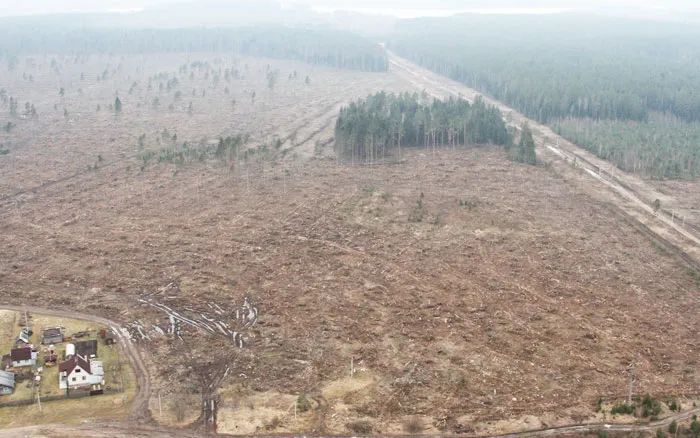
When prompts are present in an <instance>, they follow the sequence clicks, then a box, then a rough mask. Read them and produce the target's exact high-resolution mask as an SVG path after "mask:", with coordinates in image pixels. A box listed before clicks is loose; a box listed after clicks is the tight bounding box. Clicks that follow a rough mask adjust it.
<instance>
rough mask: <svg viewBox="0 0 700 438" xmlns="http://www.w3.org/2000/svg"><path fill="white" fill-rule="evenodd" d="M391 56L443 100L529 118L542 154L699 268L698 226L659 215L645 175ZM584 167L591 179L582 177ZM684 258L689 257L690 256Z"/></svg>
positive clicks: (512, 118) (403, 72) (404, 73)
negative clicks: (486, 105) (467, 102)
mask: <svg viewBox="0 0 700 438" xmlns="http://www.w3.org/2000/svg"><path fill="white" fill-rule="evenodd" d="M389 56H390V58H389V59H390V66H391V67H390V68H391V71H392V72H393V73H395V74H396V75H398V76H400V77H401V78H403V79H405V80H407V81H408V82H410V83H411V84H413V85H414V86H415V87H416V88H418V89H420V90H425V91H426V92H428V93H429V94H431V95H433V96H435V97H438V98H446V97H450V96H451V97H458V96H461V97H463V98H465V99H468V100H472V101H473V100H474V99H475V98H476V97H477V96H482V97H483V98H484V100H485V101H486V102H487V103H489V104H492V105H496V106H497V107H498V108H499V109H500V110H501V112H502V113H503V115H504V118H505V119H506V122H507V123H508V124H509V125H511V126H514V127H516V128H519V126H520V125H521V124H522V122H524V121H527V122H528V123H529V125H530V126H531V128H532V131H533V135H534V137H535V142H536V144H537V152H538V155H539V157H540V158H542V157H546V158H548V159H552V160H556V161H559V162H560V163H564V164H566V166H560V168H558V171H559V172H561V173H566V174H567V176H570V177H571V178H572V180H576V181H577V182H578V183H579V185H580V186H581V187H582V188H583V189H584V190H586V191H587V192H588V193H591V194H593V195H594V196H595V197H596V198H597V199H599V200H602V201H605V202H608V203H611V204H613V205H615V207H617V208H619V209H620V210H621V211H623V212H624V213H625V214H626V215H628V216H630V217H632V218H634V219H635V220H637V221H639V222H640V223H641V224H643V225H644V226H646V227H648V228H649V229H650V230H652V231H653V232H655V233H656V234H657V235H658V236H659V237H660V238H662V239H663V240H665V241H666V242H668V243H669V244H671V246H673V247H676V248H678V249H679V250H680V251H682V252H683V253H684V254H686V255H687V256H689V258H690V259H691V260H692V262H689V263H688V264H689V265H691V267H692V268H694V269H696V270H700V233H698V231H697V228H696V227H695V226H694V225H693V224H688V223H685V224H682V223H681V222H680V221H678V220H675V221H674V219H673V217H672V216H669V215H668V214H665V213H663V212H661V213H658V214H656V213H655V212H654V208H653V206H652V202H653V199H654V198H653V197H652V198H651V199H649V196H654V194H655V193H656V191H655V189H653V188H652V187H650V186H649V185H648V184H647V183H646V182H644V181H643V180H642V179H640V178H638V177H636V176H635V175H631V174H628V173H625V172H623V171H620V170H617V169H615V168H614V166H613V165H612V164H611V163H609V162H607V161H604V160H601V159H599V158H597V157H595V156H593V155H592V154H590V153H589V152H587V151H585V150H583V149H582V148H580V147H578V146H576V145H574V144H572V143H571V142H569V141H567V140H565V139H564V138H562V137H560V136H558V135H557V134H555V133H554V132H553V131H552V130H551V129H549V128H548V127H547V126H544V125H541V124H539V123H537V122H535V121H533V120H530V119H527V118H526V117H525V116H523V115H522V114H520V113H518V112H517V111H515V110H514V109H512V108H510V107H508V106H506V105H504V104H502V103H500V102H498V101H496V100H493V99H489V98H488V97H486V96H483V95H482V94H481V93H479V92H477V91H476V90H473V89H471V88H468V87H466V86H464V85H462V84H460V83H458V82H456V81H453V80H451V79H448V78H445V77H443V76H440V75H438V74H436V73H433V72H431V71H429V70H427V69H425V68H422V67H420V66H418V65H416V64H413V63H411V62H410V61H408V60H406V59H404V58H401V57H399V56H396V55H395V54H393V53H391V52H389ZM581 171H582V172H583V173H585V176H586V177H587V178H581V177H580V175H581ZM659 196H660V195H659ZM666 198H668V196H666ZM684 259H685V260H686V261H687V262H688V261H689V260H688V257H686V258H684Z"/></svg>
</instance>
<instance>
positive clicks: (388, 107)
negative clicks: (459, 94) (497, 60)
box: [335, 92, 512, 162]
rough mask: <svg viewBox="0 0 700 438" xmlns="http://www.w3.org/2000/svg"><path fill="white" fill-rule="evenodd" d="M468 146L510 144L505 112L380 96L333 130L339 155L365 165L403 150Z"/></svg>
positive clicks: (358, 105)
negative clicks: (502, 113) (404, 148)
mask: <svg viewBox="0 0 700 438" xmlns="http://www.w3.org/2000/svg"><path fill="white" fill-rule="evenodd" d="M467 143H479V144H487V143H490V144H498V145H511V144H512V136H511V135H510V133H509V132H508V129H507V128H506V124H505V122H504V120H503V117H502V115H501V112H500V111H499V110H498V108H496V107H495V106H491V105H487V104H486V103H485V102H484V101H483V99H481V98H477V99H476V101H475V102H474V103H473V104H470V103H469V102H468V101H466V100H464V99H453V98H450V99H449V100H446V101H442V100H438V99H434V100H432V101H431V100H429V99H427V98H426V97H425V96H423V97H422V98H421V97H419V95H418V94H415V93H414V94H409V93H404V94H399V95H396V94H387V93H385V92H379V93H377V94H375V95H370V96H368V97H367V98H366V99H360V100H358V101H356V102H353V103H351V104H350V105H348V106H347V107H343V108H341V110H340V114H339V116H338V120H337V122H336V127H335V148H336V152H337V153H339V154H340V155H342V156H345V157H350V158H352V159H353V160H359V161H367V162H373V161H378V160H379V159H381V158H384V157H385V155H386V154H389V153H394V152H399V153H400V151H401V148H402V147H425V148H430V147H436V146H456V145H464V144H467Z"/></svg>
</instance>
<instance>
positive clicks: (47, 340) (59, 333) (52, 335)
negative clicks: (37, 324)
mask: <svg viewBox="0 0 700 438" xmlns="http://www.w3.org/2000/svg"><path fill="white" fill-rule="evenodd" d="M60 342H63V327H48V328H45V329H43V330H42V331H41V343H42V344H44V345H48V344H58V343H60Z"/></svg>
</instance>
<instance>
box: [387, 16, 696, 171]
mask: <svg viewBox="0 0 700 438" xmlns="http://www.w3.org/2000/svg"><path fill="white" fill-rule="evenodd" d="M389 47H390V49H391V50H393V51H395V52H397V54H399V55H401V56H404V57H407V58H408V59H411V60H413V61H415V62H417V63H419V64H420V65H422V66H424V67H426V68H429V69H431V70H433V71H435V72H437V73H440V74H442V75H445V76H448V77H450V78H453V79H455V80H458V81H460V82H463V83H465V84H466V85H468V86H470V87H472V88H475V89H477V90H479V91H482V92H484V93H486V94H488V95H490V96H492V97H494V98H496V99H498V100H500V101H502V102H504V103H506V104H508V105H510V106H512V107H514V108H516V109H517V110H518V111H520V112H522V113H523V114H525V115H526V116H527V117H529V118H531V119H534V120H537V121H539V122H541V123H547V124H550V125H562V126H567V127H569V126H571V124H572V122H571V121H566V120H569V119H570V118H582V119H590V120H589V122H588V123H593V124H595V125H596V126H598V127H600V128H596V129H595V131H600V132H610V133H611V134H609V136H608V138H607V139H603V140H605V141H607V140H610V139H611V138H612V137H610V136H614V135H618V136H622V137H624V139H621V140H619V141H612V144H609V145H608V146H607V147H606V146H603V147H601V146H600V145H599V144H596V145H595V146H589V144H590V142H595V139H593V138H591V137H590V136H589V138H588V140H583V137H582V136H581V135H580V133H579V134H576V135H574V134H573V131H572V130H571V129H568V128H567V129H562V134H563V135H565V136H566V137H567V138H569V139H571V140H573V141H576V142H583V143H584V144H582V145H583V146H586V147H587V148H589V149H590V150H592V151H594V152H596V153H598V154H599V155H600V156H601V157H603V158H606V159H610V160H612V161H613V162H615V163H616V164H618V165H619V166H621V167H623V168H625V169H628V170H633V171H636V172H640V173H644V174H646V175H649V176H654V177H673V178H677V177H687V176H690V175H694V174H695V171H692V170H691V168H692V166H693V165H692V164H691V163H693V162H694V161H693V157H697V155H698V154H700V145H699V144H697V143H692V141H689V140H683V139H686V138H688V139H689V138H692V136H693V133H695V132H697V131H698V127H697V126H696V125H695V123H696V122H698V121H700V75H698V74H697V72H698V71H700V29H698V28H697V27H693V26H689V25H684V24H678V23H673V24H669V23H652V22H637V21H628V20H623V19H613V18H601V17H587V16H581V15H575V16H574V15H566V14H563V15H547V16H500V17H489V16H473V15H467V16H459V17H454V18H448V19H417V20H406V21H402V22H400V23H399V25H398V26H397V31H396V33H395V34H394V36H393V37H392V38H391V41H390V42H389ZM655 113H661V114H669V115H673V116H674V117H675V118H678V119H680V120H682V121H685V122H688V123H685V124H680V125H679V124H676V125H674V126H675V128H674V129H683V130H685V131H687V132H685V133H683V134H678V135H676V136H673V137H669V136H664V135H658V134H661V132H662V131H663V132H666V131H670V130H671V128H670V127H664V128H661V127H660V126H661V125H663V124H664V122H662V121H658V120H657V121H656V122H655V123H654V124H653V125H652V124H649V122H650V118H651V117H652V115H653V114H655ZM605 120H612V121H617V120H619V121H634V122H638V123H628V122H625V123H619V124H618V123H604V122H601V121H605ZM593 121H595V123H594V122H593ZM603 126H605V128H602V127H603ZM613 127H614V128H613ZM634 127H637V128H638V129H639V134H633V133H632V131H633V130H634ZM587 132H589V134H590V135H593V134H592V133H593V132H594V129H593V128H591V129H589V130H588V131H587ZM612 132H615V134H612ZM652 132H656V134H657V135H654V134H651V133H652ZM650 151H656V152H650ZM655 154H661V155H662V156H664V157H665V158H663V159H657V158H654V159H652V158H651V157H652V156H654V155H655ZM666 156H669V157H670V158H668V159H667V157H666ZM633 157H635V158H633ZM669 160H670V161H669Z"/></svg>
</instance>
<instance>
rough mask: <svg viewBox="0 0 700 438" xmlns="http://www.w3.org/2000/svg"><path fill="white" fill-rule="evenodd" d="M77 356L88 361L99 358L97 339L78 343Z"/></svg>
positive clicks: (76, 346) (76, 347) (76, 344)
mask: <svg viewBox="0 0 700 438" xmlns="http://www.w3.org/2000/svg"><path fill="white" fill-rule="evenodd" d="M75 354H78V355H80V356H83V357H87V358H88V359H90V358H93V357H97V339H91V340H89V341H79V342H76V343H75Z"/></svg>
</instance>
